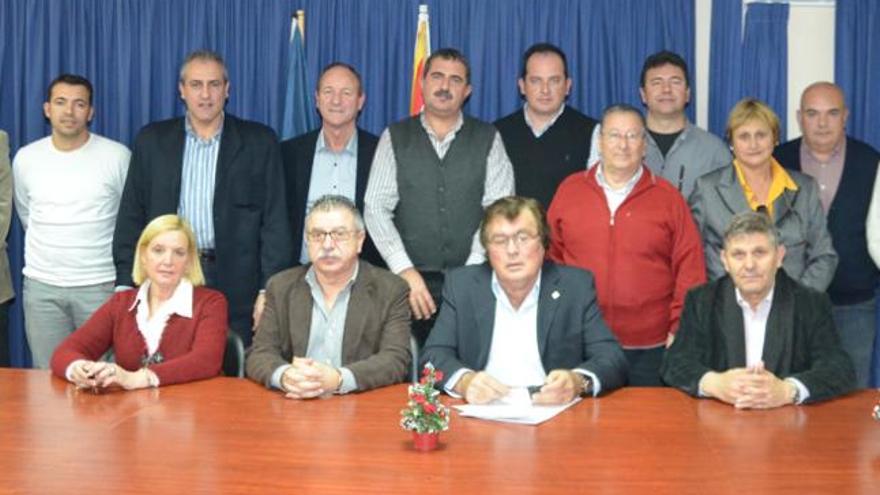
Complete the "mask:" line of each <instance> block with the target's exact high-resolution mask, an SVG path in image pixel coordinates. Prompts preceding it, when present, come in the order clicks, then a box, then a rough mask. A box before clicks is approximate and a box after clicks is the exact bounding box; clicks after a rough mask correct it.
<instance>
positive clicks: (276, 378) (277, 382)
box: [269, 364, 291, 391]
mask: <svg viewBox="0 0 880 495" xmlns="http://www.w3.org/2000/svg"><path fill="white" fill-rule="evenodd" d="M290 366H291V365H289V364H282V365H281V366H279V367H277V368H275V371H273V372H272V378H270V379H269V387H271V388H277V389H278V390H281V391H284V388H283V387H282V386H281V375H283V374H284V372H285V371H287V368H290Z"/></svg>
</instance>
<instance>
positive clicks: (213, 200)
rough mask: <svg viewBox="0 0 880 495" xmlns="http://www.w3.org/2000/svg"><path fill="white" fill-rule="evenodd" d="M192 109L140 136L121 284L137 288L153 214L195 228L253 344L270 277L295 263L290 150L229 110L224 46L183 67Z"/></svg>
mask: <svg viewBox="0 0 880 495" xmlns="http://www.w3.org/2000/svg"><path fill="white" fill-rule="evenodd" d="M180 76H181V77H180V84H179V89H180V94H181V98H182V99H183V100H184V102H185V103H186V107H187V113H186V117H180V118H175V119H170V120H165V121H162V122H155V123H152V124H149V125H147V126H145V127H144V128H143V129H141V131H140V133H139V134H138V136H137V138H136V139H135V144H134V149H133V152H132V157H131V164H130V165H129V173H128V177H127V179H126V183H125V189H124V191H123V194H122V201H121V204H120V208H119V215H118V217H117V221H116V230H115V233H114V238H113V258H114V261H115V263H116V284H117V285H122V286H131V285H132V281H131V270H132V261H133V257H134V250H135V244H136V243H137V240H138V237H139V236H140V233H141V230H142V229H143V228H144V226H145V225H146V224H147V223H148V222H149V221H150V220H152V219H153V218H155V217H157V216H159V215H163V214H166V213H179V214H180V215H181V216H182V217H184V218H186V219H187V220H188V221H189V222H190V223H191V224H192V226H193V230H194V231H195V233H196V238H197V240H198V245H199V256H200V261H201V263H202V267H203V269H204V271H205V278H206V280H207V285H208V286H209V287H213V288H216V289H219V290H220V291H221V292H222V293H223V294H224V295H225V296H226V298H227V299H228V300H229V321H230V326H231V327H232V328H233V329H234V330H235V331H236V332H237V333H239V335H241V337H242V338H243V339H244V341H245V345H247V344H248V343H249V342H250V337H251V328H252V326H253V321H254V320H252V318H253V319H255V320H256V319H259V316H260V313H261V311H262V305H263V301H264V296H263V294H262V292H261V290H262V289H263V287H264V286H265V283H266V281H267V280H268V279H269V277H270V276H272V275H274V274H275V273H276V272H278V271H280V270H282V269H284V268H287V267H289V266H291V264H292V260H291V257H292V253H293V249H292V248H291V244H290V230H289V229H290V226H289V223H288V220H287V213H286V203H285V200H284V185H283V182H282V181H283V175H282V169H281V154H280V152H279V147H278V141H277V139H276V137H275V134H274V133H273V132H272V130H271V129H269V128H268V127H266V126H264V125H261V124H258V123H256V122H250V121H246V120H241V119H238V118H236V117H234V116H232V115H229V114H224V112H223V107H224V104H225V102H226V98H228V96H229V81H228V76H227V74H226V68H225V65H224V64H223V59H222V58H221V57H220V56H219V55H217V54H216V53H213V52H209V51H197V52H193V53H191V54H190V55H189V56H188V57H187V58H186V60H185V61H184V63H183V65H182V66H181V74H180Z"/></svg>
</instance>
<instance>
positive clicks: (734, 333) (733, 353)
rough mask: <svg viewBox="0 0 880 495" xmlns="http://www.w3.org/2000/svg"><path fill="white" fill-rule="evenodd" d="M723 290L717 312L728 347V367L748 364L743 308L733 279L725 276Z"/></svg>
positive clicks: (721, 289) (718, 322) (721, 288)
mask: <svg viewBox="0 0 880 495" xmlns="http://www.w3.org/2000/svg"><path fill="white" fill-rule="evenodd" d="M719 290H720V291H721V305H720V307H719V308H718V311H717V313H716V314H715V318H716V322H717V325H718V326H719V327H720V328H721V332H722V334H723V335H724V346H725V348H726V349H727V367H728V368H741V367H743V366H745V365H746V337H745V322H744V321H743V315H742V308H741V307H740V305H739V304H737V302H736V292H735V288H734V285H733V280H731V279H730V277H726V278H725V282H724V284H722V287H720V288H719Z"/></svg>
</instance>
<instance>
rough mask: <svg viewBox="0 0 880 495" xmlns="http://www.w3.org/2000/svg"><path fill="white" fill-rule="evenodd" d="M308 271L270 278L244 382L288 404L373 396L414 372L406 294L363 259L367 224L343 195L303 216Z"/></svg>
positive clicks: (317, 204)
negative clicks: (360, 394) (354, 395)
mask: <svg viewBox="0 0 880 495" xmlns="http://www.w3.org/2000/svg"><path fill="white" fill-rule="evenodd" d="M305 232H306V233H305V236H306V245H307V247H308V252H309V259H310V260H311V263H310V264H307V265H304V266H298V267H295V268H291V269H289V270H285V271H282V272H280V273H278V274H277V275H275V276H274V277H272V278H271V279H269V283H268V284H267V286H266V307H265V310H264V312H263V317H262V319H261V320H260V324H259V326H258V328H257V333H256V334H255V335H254V343H253V346H251V348H250V349H248V353H247V360H246V370H247V376H248V377H249V378H251V379H252V380H254V381H256V382H259V383H262V384H264V385H266V386H267V387H270V388H275V389H279V390H281V391H283V392H284V393H285V394H286V397H288V398H291V399H310V398H314V397H319V396H324V395H329V394H345V393H348V392H352V391H363V390H369V389H372V388H376V387H381V386H383V385H389V384H392V383H397V382H400V381H403V379H404V378H405V377H406V374H407V371H408V370H409V363H410V351H409V328H410V310H409V287H408V286H407V284H406V282H404V281H403V280H402V279H400V278H399V277H396V276H394V275H392V274H391V273H390V272H388V271H386V270H383V269H380V268H376V267H374V266H373V265H371V264H369V263H367V262H366V261H362V260H359V259H358V255H359V254H360V252H361V249H362V247H363V244H364V238H365V233H364V221H363V218H361V214H360V212H358V210H357V207H356V206H355V205H354V203H353V202H352V201H351V200H350V199H348V198H346V197H344V196H329V195H328V196H323V197H321V198H319V199H318V200H317V201H316V202H315V204H314V205H313V206H312V209H311V210H310V211H309V213H308V215H307V216H306V231H305Z"/></svg>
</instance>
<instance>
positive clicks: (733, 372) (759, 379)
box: [700, 362, 797, 409]
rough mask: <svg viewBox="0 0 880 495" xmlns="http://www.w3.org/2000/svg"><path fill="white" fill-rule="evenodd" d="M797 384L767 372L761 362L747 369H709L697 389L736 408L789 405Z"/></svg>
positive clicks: (769, 407)
mask: <svg viewBox="0 0 880 495" xmlns="http://www.w3.org/2000/svg"><path fill="white" fill-rule="evenodd" d="M796 389H797V386H796V385H795V384H794V383H791V382H788V381H785V380H782V379H780V378H779V377H777V376H776V375H774V374H773V373H771V372H769V371H767V370H766V369H765V368H764V363H763V362H760V363H758V364H757V365H756V366H753V367H749V368H732V369H729V370H727V371H725V372H722V373H719V372H714V371H710V372H708V373H706V374H705V375H703V377H702V378H701V379H700V390H702V391H703V393H704V394H706V395H708V396H709V397H714V398H716V399H718V400H720V401H723V402H726V403H728V404H732V405H733V406H734V407H736V408H737V409H771V408H774V407H780V406H784V405H786V404H792V403H793V402H794V398H795V391H796Z"/></svg>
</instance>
